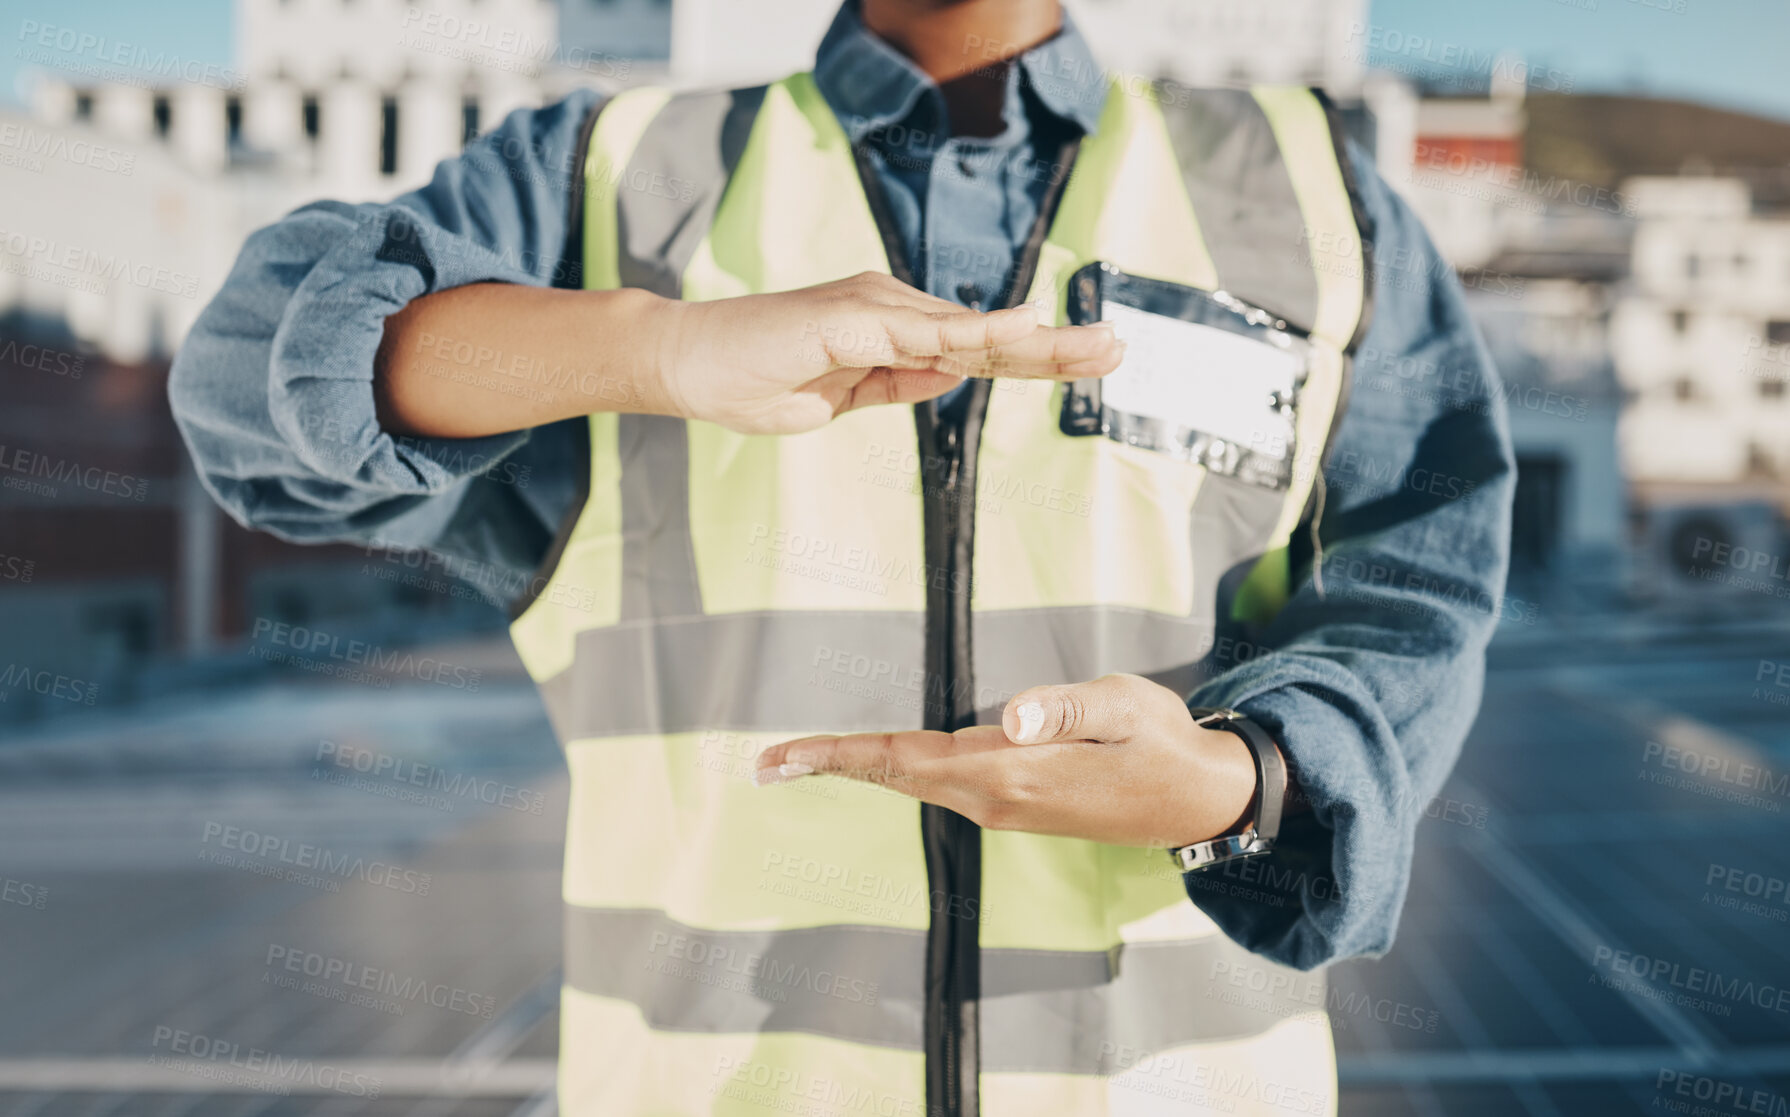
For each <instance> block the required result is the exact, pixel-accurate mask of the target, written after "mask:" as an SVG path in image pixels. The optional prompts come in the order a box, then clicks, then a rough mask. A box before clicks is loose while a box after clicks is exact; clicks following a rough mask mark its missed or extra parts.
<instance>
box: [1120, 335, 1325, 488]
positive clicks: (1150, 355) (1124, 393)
mask: <svg viewBox="0 0 1790 1117" xmlns="http://www.w3.org/2000/svg"><path fill="white" fill-rule="evenodd" d="M1106 318H1107V320H1108V321H1109V322H1111V323H1112V324H1113V332H1114V333H1115V334H1117V335H1118V337H1119V339H1120V340H1121V341H1124V342H1125V343H1126V344H1127V348H1126V350H1125V360H1124V361H1123V363H1121V364H1120V365H1119V367H1118V370H1117V371H1115V372H1112V373H1109V374H1107V376H1106V378H1105V380H1104V381H1103V382H1102V383H1101V386H1100V401H1101V403H1103V404H1105V405H1106V406H1107V407H1109V408H1111V409H1112V410H1114V411H1123V412H1125V413H1127V414H1130V415H1142V416H1146V417H1148V418H1151V419H1161V420H1163V421H1165V422H1169V423H1174V424H1177V425H1179V426H1182V427H1186V428H1188V429H1190V430H1196V431H1202V432H1204V433H1206V434H1209V435H1211V436H1213V437H1214V438H1221V439H1224V440H1226V441H1227V442H1235V443H1239V444H1240V445H1242V446H1244V447H1247V448H1248V449H1251V450H1254V451H1255V452H1256V453H1258V454H1262V455H1264V456H1266V457H1269V458H1273V459H1276V460H1279V459H1281V458H1284V457H1286V456H1287V454H1288V453H1290V452H1291V450H1292V440H1293V420H1292V413H1291V409H1290V408H1287V407H1286V406H1285V404H1286V403H1287V402H1289V401H1291V400H1292V398H1293V389H1294V387H1295V385H1296V384H1297V381H1298V378H1299V375H1300V373H1301V372H1303V371H1304V368H1305V362H1304V360H1303V359H1302V357H1301V356H1300V355H1299V354H1296V353H1293V352H1291V351H1290V350H1289V349H1277V348H1275V347H1274V346H1272V345H1269V344H1267V343H1265V342H1261V341H1256V340H1255V339H1253V338H1247V337H1244V336H1242V335H1241V334H1235V333H1231V332H1229V331H1227V330H1221V329H1218V328H1217V327H1215V326H1205V325H1201V324H1199V323H1196V322H1183V321H1181V320H1180V319H1178V318H1167V317H1164V316H1163V315H1160V314H1151V313H1149V312H1148V311H1143V310H1137V309H1134V308H1132V307H1129V306H1124V305H1122V304H1120V303H1111V302H1109V303H1108V304H1107V305H1106Z"/></svg>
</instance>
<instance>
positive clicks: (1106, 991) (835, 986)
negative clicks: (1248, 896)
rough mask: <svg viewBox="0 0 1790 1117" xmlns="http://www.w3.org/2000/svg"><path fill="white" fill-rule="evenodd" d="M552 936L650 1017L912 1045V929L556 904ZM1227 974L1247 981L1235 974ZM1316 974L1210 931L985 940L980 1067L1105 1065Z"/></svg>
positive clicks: (1276, 1017)
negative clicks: (718, 927) (683, 917)
mask: <svg viewBox="0 0 1790 1117" xmlns="http://www.w3.org/2000/svg"><path fill="white" fill-rule="evenodd" d="M565 938H566V984H567V985H569V986H571V987H572V988H574V989H578V990H580V991H582V992H585V993H590V994H593V995H596V996H601V997H610V998H614V999H616V1000H622V1001H626V1002H628V1003H630V1004H632V1005H634V1006H636V1007H637V1008H638V1009H639V1010H640V1013H641V1016H642V1018H643V1019H645V1021H646V1023H647V1024H648V1026H650V1027H652V1028H654V1029H656V1030H659V1031H666V1032H707V1033H715V1032H734V1033H758V1032H805V1033H809V1034H813V1035H822V1036H831V1037H834V1038H837V1039H844V1040H851V1041H854V1042H858V1043H870V1044H876V1045H878V1046H883V1047H895V1048H902V1049H905V1050H910V1051H917V1050H919V1049H920V1047H921V1036H922V1024H921V1009H922V1006H923V1001H924V992H923V990H922V988H921V980H920V979H921V975H922V974H924V973H925V957H926V933H925V932H924V931H918V930H903V929H899V928H885V927H866V926H854V925H832V926H826V927H804V928H797V929H792V930H783V931H711V930H702V929H698V928H694V927H690V926H687V925H685V924H683V923H679V922H678V921H676V920H674V919H672V918H671V917H670V916H668V915H666V914H665V913H664V912H660V911H641V910H628V911H621V910H608V909H596V908H585V907H577V906H568V907H567V908H566V924H565ZM1232 974H1244V975H1247V976H1248V977H1249V978H1250V980H1249V981H1247V982H1245V983H1243V984H1234V983H1233V982H1232V981H1231V979H1230V975H1232ZM1258 977H1259V979H1260V980H1257V978H1258ZM1270 979H1273V980H1270ZM1322 982H1323V979H1322V978H1321V977H1317V976H1313V975H1301V974H1296V973H1293V971H1290V970H1283V969H1280V968H1279V967H1275V966H1272V965H1270V964H1269V963H1266V962H1263V961H1262V960H1261V959H1259V958H1254V957H1253V956H1252V955H1250V954H1249V952H1248V951H1246V950H1244V949H1243V948H1242V947H1240V946H1237V945H1236V944H1235V943H1233V942H1231V941H1230V940H1229V939H1227V938H1225V937H1224V936H1223V935H1216V934H1215V935H1212V936H1210V937H1208V938H1203V939H1191V940H1176V941H1170V942H1147V943H1130V944H1126V945H1125V946H1123V947H1120V948H1119V949H1117V950H1115V951H1112V952H1106V951H1073V950H1002V949H990V948H986V947H985V948H984V949H983V951H982V1027H981V1031H982V1035H981V1043H982V1058H981V1069H982V1070H983V1071H984V1072H1000V1071H1035V1072H1047V1073H1062V1074H1112V1073H1116V1072H1117V1071H1118V1070H1120V1069H1122V1068H1121V1067H1120V1066H1118V1065H1117V1061H1118V1058H1119V1056H1118V1055H1116V1054H1115V1052H1122V1053H1123V1057H1124V1058H1125V1059H1127V1060H1130V1061H1133V1062H1135V1060H1136V1059H1137V1058H1138V1057H1141V1056H1142V1055H1146V1054H1149V1053H1151V1052H1157V1051H1166V1050H1169V1049H1170V1048H1174V1047H1179V1046H1182V1045H1185V1044H1191V1043H1204V1042H1220V1041H1223V1040H1232V1039H1241V1038H1244V1037H1248V1036H1255V1035H1260V1034H1262V1033H1263V1032H1266V1031H1268V1030H1269V1029H1270V1028H1272V1027H1274V1026H1275V1025H1276V1024H1278V1023H1280V1022H1281V1021H1282V1020H1284V1019H1286V1018H1287V1017H1289V1016H1292V1015H1296V1014H1297V1013H1299V1012H1301V1011H1306V1010H1311V1011H1317V1010H1320V1009H1321V1008H1322V1005H1323V985H1322ZM1268 989H1273V990H1276V991H1277V992H1275V993H1270V992H1266V991H1265V990H1268ZM1252 991H1253V992H1252Z"/></svg>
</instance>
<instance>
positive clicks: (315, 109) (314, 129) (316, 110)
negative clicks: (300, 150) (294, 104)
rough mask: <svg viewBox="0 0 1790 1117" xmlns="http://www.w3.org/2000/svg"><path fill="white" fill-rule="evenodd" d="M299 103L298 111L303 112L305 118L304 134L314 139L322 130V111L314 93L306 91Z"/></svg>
mask: <svg viewBox="0 0 1790 1117" xmlns="http://www.w3.org/2000/svg"><path fill="white" fill-rule="evenodd" d="M299 104H300V105H301V106H302V107H301V108H300V110H299V111H300V112H302V113H303V114H304V118H305V135H306V136H309V137H310V138H311V139H313V140H314V139H316V138H317V134H318V133H319V132H321V131H322V130H323V127H322V126H323V111H322V108H321V106H319V105H318V104H317V96H316V94H314V93H307V94H306V95H305V98H304V100H303V101H301V102H299Z"/></svg>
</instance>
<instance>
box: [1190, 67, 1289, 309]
mask: <svg viewBox="0 0 1790 1117" xmlns="http://www.w3.org/2000/svg"><path fill="white" fill-rule="evenodd" d="M1160 98H1161V102H1162V115H1163V120H1164V121H1165V122H1166V124H1167V125H1168V133H1169V140H1170V142H1171V143H1173V145H1174V148H1175V157H1176V159H1177V160H1178V161H1179V162H1180V164H1181V177H1182V179H1183V181H1184V182H1186V184H1187V193H1188V196H1189V197H1190V198H1192V200H1193V211H1194V214H1195V216H1196V218H1197V220H1198V221H1199V227H1200V236H1201V237H1203V238H1204V239H1205V242H1206V251H1207V253H1208V254H1209V255H1210V256H1211V257H1212V265H1213V267H1214V269H1216V271H1217V273H1218V285H1219V286H1220V287H1221V288H1223V289H1224V290H1226V291H1229V292H1230V293H1231V294H1233V295H1236V296H1237V297H1238V298H1240V299H1242V300H1243V301H1244V302H1247V303H1253V304H1255V305H1257V306H1260V307H1263V308H1264V309H1267V310H1271V311H1273V312H1274V313H1276V314H1278V315H1280V316H1281V317H1283V318H1285V319H1286V320H1287V321H1288V322H1290V323H1294V324H1296V325H1298V326H1299V327H1300V328H1302V329H1307V330H1309V329H1310V328H1311V326H1312V323H1313V322H1314V321H1316V319H1317V312H1318V282H1317V277H1316V276H1314V275H1313V274H1312V270H1311V261H1310V256H1309V251H1310V249H1309V246H1308V245H1307V244H1306V236H1305V225H1304V218H1303V217H1302V216H1301V212H1300V209H1299V199H1298V198H1297V197H1296V196H1295V195H1294V193H1293V180H1292V178H1291V177H1290V176H1289V175H1288V173H1287V167H1286V161H1285V160H1284V159H1283V158H1282V156H1281V152H1280V144H1279V142H1278V141H1277V140H1276V139H1275V137H1274V128H1273V126H1272V125H1270V124H1269V123H1268V117H1267V114H1265V113H1263V112H1262V107H1261V105H1259V104H1257V103H1256V99H1255V98H1254V97H1253V96H1251V95H1250V94H1249V93H1248V92H1247V91H1245V90H1233V89H1201V90H1190V89H1187V88H1185V87H1182V86H1175V85H1165V86H1163V87H1162V89H1161V91H1160Z"/></svg>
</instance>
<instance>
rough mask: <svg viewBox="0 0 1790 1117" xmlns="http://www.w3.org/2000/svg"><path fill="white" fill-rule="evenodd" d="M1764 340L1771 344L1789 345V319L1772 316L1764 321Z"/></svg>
mask: <svg viewBox="0 0 1790 1117" xmlns="http://www.w3.org/2000/svg"><path fill="white" fill-rule="evenodd" d="M1765 340H1766V341H1769V342H1771V344H1773V345H1790V319H1784V318H1774V319H1772V320H1771V321H1769V322H1767V323H1765Z"/></svg>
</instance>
